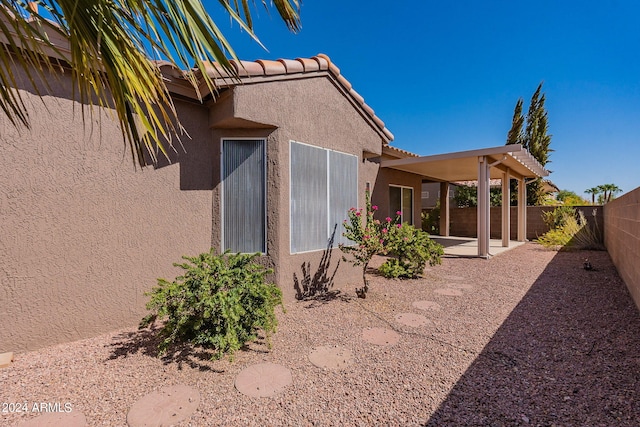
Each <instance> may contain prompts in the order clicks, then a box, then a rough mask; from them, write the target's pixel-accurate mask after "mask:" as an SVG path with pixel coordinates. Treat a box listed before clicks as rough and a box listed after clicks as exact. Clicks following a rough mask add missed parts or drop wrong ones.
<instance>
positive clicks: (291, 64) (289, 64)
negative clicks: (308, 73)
mask: <svg viewBox="0 0 640 427" xmlns="http://www.w3.org/2000/svg"><path fill="white" fill-rule="evenodd" d="M278 62H280V63H282V65H284V68H285V72H286V73H287V74H293V73H303V72H304V66H303V65H302V62H300V61H296V60H295V59H278Z"/></svg>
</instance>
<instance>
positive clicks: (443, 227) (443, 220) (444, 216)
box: [440, 182, 450, 236]
mask: <svg viewBox="0 0 640 427" xmlns="http://www.w3.org/2000/svg"><path fill="white" fill-rule="evenodd" d="M449 222H450V213H449V183H448V182H441V183H440V235H441V236H449Z"/></svg>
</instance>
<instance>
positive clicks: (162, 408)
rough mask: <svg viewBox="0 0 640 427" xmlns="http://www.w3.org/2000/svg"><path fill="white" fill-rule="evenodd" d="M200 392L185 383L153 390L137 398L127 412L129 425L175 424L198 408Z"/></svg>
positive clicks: (141, 426) (133, 426) (158, 426)
mask: <svg viewBox="0 0 640 427" xmlns="http://www.w3.org/2000/svg"><path fill="white" fill-rule="evenodd" d="M199 404H200V393H199V392H198V391H197V390H196V389H194V388H192V387H189V386H186V385H174V386H169V387H165V388H163V389H161V390H158V391H154V392H153V393H149V394H147V395H146V396H144V397H143V398H142V399H140V400H138V401H137V402H136V403H135V404H134V405H133V406H132V407H131V409H130V410H129V413H128V414H127V424H128V425H129V427H143V426H144V427H151V426H154V427H156V426H157V427H161V426H171V425H176V424H178V423H179V422H181V421H183V420H185V419H187V418H189V417H190V416H191V415H193V413H194V412H195V411H196V409H198V405H199Z"/></svg>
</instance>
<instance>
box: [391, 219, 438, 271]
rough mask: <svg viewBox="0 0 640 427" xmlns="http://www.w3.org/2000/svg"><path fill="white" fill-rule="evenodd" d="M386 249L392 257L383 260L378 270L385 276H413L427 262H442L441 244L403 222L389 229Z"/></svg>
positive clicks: (421, 269) (431, 263)
mask: <svg viewBox="0 0 640 427" xmlns="http://www.w3.org/2000/svg"><path fill="white" fill-rule="evenodd" d="M386 249H387V252H388V254H389V255H391V256H392V258H390V259H388V260H387V261H385V263H384V264H382V265H381V266H380V267H379V268H378V271H379V272H380V273H381V274H382V275H383V276H385V277H394V278H398V277H401V278H415V277H418V276H421V275H422V273H423V272H424V268H425V266H426V264H427V262H428V263H429V265H431V266H433V265H436V264H440V263H441V262H442V260H441V257H442V255H444V249H443V247H442V245H440V244H439V243H436V242H434V241H433V240H431V239H430V238H429V234H428V233H426V232H424V231H422V230H418V229H416V228H415V227H414V226H413V225H409V224H407V223H404V224H402V225H400V224H398V225H395V226H393V227H392V228H391V229H390V230H389V237H388V242H387V243H386Z"/></svg>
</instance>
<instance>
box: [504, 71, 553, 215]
mask: <svg viewBox="0 0 640 427" xmlns="http://www.w3.org/2000/svg"><path fill="white" fill-rule="evenodd" d="M545 100H546V98H545V95H544V93H542V83H540V84H539V85H538V88H537V89H536V91H535V92H534V94H533V96H532V97H531V102H530V104H529V111H527V116H526V120H525V117H524V115H523V114H522V104H523V101H522V98H520V99H518V101H517V102H516V106H515V109H514V111H513V119H512V121H511V129H510V130H509V133H508V134H507V145H508V144H522V146H523V147H524V148H526V149H527V150H528V151H529V152H530V153H531V155H532V156H533V157H534V158H535V159H536V160H537V161H538V162H540V164H541V165H542V166H545V165H546V164H547V163H549V162H550V160H549V153H550V152H552V151H553V150H552V149H551V148H550V145H551V135H549V133H548V130H549V125H548V115H547V110H546V109H545V107H544V103H545ZM525 123H526V127H524V125H525ZM523 127H524V130H523ZM544 197H545V193H544V192H543V191H542V179H540V178H538V179H536V180H535V181H534V182H532V183H530V184H529V185H527V204H529V205H540V204H542V202H543V200H544ZM516 199H517V197H516ZM513 201H514V198H512V202H513Z"/></svg>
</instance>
